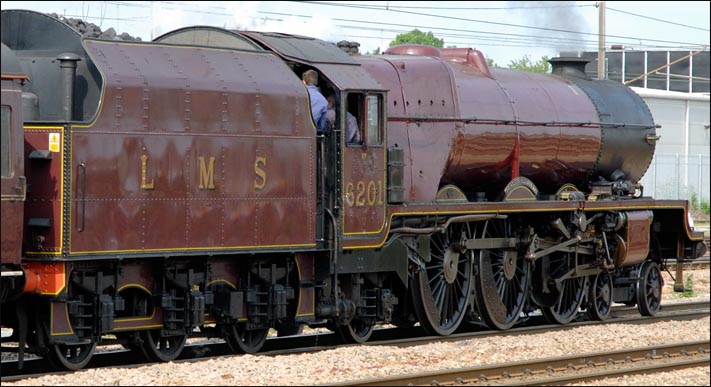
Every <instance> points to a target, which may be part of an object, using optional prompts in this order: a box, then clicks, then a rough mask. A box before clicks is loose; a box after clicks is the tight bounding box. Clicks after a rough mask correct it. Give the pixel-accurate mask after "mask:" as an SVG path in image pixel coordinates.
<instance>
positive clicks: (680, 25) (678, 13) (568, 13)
mask: <svg viewBox="0 0 711 387" xmlns="http://www.w3.org/2000/svg"><path fill="white" fill-rule="evenodd" d="M597 4H598V2H595V1H468V2H462V1H312V2H297V1H199V2H198V1H47V2H45V1H2V9H29V10H35V11H39V12H47V13H57V14H60V15H64V16H65V17H73V18H81V19H84V20H86V21H88V22H91V23H94V24H96V25H98V26H99V27H100V28H101V29H102V30H106V29H108V28H109V27H113V28H114V29H115V30H116V32H117V33H118V34H120V33H123V32H126V33H128V34H130V35H132V36H140V37H141V38H142V39H143V40H144V41H147V40H151V39H153V38H155V37H158V36H160V35H162V34H164V33H166V32H169V31H172V30H174V29H176V28H180V27H185V26H190V25H211V26H217V27H224V28H229V29H246V30H256V31H273V32H284V33H291V34H297V35H306V36H312V37H316V38H321V39H324V40H327V41H331V42H338V41H340V40H348V41H356V42H359V43H360V51H361V53H371V52H373V51H374V50H377V49H379V50H380V51H381V52H382V51H385V50H386V49H387V48H388V46H389V44H390V42H391V41H392V40H394V39H395V37H396V36H397V35H398V34H401V33H406V32H409V31H412V30H413V29H415V28H417V29H419V30H420V31H422V32H425V33H427V32H432V33H433V34H434V36H435V37H437V38H440V39H443V40H444V45H445V47H448V46H456V47H472V48H476V49H478V50H480V51H481V52H483V53H484V55H485V56H486V57H487V58H490V59H492V60H494V62H495V63H496V64H498V65H500V66H506V65H508V64H509V63H510V62H511V61H514V60H519V59H521V58H523V57H524V56H528V57H529V58H530V59H531V60H532V61H536V60H539V59H540V58H541V57H542V56H544V55H546V56H548V57H554V56H558V55H559V53H560V52H566V53H571V52H580V51H597V50H598V35H599V24H600V23H599V17H600V12H599V8H598V6H597ZM709 4H711V2H709V1H604V9H605V13H604V14H605V18H604V19H605V22H604V27H605V36H606V38H605V45H606V46H607V47H608V48H609V47H610V46H611V45H622V46H624V48H625V49H626V50H645V49H647V50H649V49H660V50H669V49H673V50H687V49H688V50H693V51H695V50H698V49H702V48H704V47H705V48H706V49H708V47H709V36H710V32H709V31H710V26H709V25H710V23H709V14H710V13H711V12H710V10H709Z"/></svg>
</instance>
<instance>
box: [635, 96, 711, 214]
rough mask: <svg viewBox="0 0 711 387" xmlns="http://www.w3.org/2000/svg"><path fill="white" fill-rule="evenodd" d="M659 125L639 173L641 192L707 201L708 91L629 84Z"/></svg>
mask: <svg viewBox="0 0 711 387" xmlns="http://www.w3.org/2000/svg"><path fill="white" fill-rule="evenodd" d="M632 90H634V91H635V92H636V93H637V94H639V95H640V97H642V99H644V101H645V102H646V103H647V105H648V106H649V109H650V111H651V112H652V117H654V122H655V123H656V124H657V125H661V128H660V129H657V135H659V136H661V138H660V139H659V141H657V147H656V151H655V155H654V159H653V160H652V164H651V165H650V166H649V169H648V170H647V173H646V174H645V175H644V176H643V177H642V180H641V183H642V185H643V186H644V195H645V196H652V197H654V198H656V199H687V200H691V198H692V195H694V194H695V195H696V197H697V199H698V201H699V202H701V201H706V202H708V201H709V196H710V194H709V191H710V188H709V185H710V181H709V180H710V178H709V175H710V174H711V171H710V169H711V158H710V156H709V147H710V146H711V143H710V141H709V131H710V130H709V121H710V115H711V113H710V112H709V101H710V100H711V99H710V97H709V93H683V92H677V91H666V90H657V89H645V88H639V87H632Z"/></svg>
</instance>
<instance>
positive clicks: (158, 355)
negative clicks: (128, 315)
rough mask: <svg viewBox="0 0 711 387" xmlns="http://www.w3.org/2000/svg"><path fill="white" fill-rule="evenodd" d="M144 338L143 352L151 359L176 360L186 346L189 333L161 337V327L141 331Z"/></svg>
mask: <svg viewBox="0 0 711 387" xmlns="http://www.w3.org/2000/svg"><path fill="white" fill-rule="evenodd" d="M139 335H140V337H141V339H142V340H143V345H142V347H141V349H143V353H144V354H145V355H146V357H147V358H148V359H149V360H153V361H163V362H165V361H171V360H175V359H176V358H177V357H178V356H180V353H181V352H183V348H185V342H186V341H187V337H188V336H187V335H177V336H166V337H161V330H160V329H153V330H148V331H141V332H140V333H139Z"/></svg>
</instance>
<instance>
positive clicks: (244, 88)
mask: <svg viewBox="0 0 711 387" xmlns="http://www.w3.org/2000/svg"><path fill="white" fill-rule="evenodd" d="M1 28H2V257H1V258H2V325H3V326H6V327H10V328H12V329H13V335H14V336H15V337H16V338H17V340H18V341H19V342H20V357H21V358H22V356H24V352H25V351H28V352H30V353H34V354H38V355H40V356H44V357H46V358H47V359H48V360H49V361H50V362H51V363H52V364H53V365H55V366H56V367H58V368H62V369H69V370H77V369H81V368H82V367H84V366H85V365H86V364H87V363H88V362H89V360H90V359H91V357H92V354H93V352H94V350H95V347H96V345H97V343H99V342H101V341H102V340H103V339H104V338H105V337H107V336H109V335H113V336H115V337H116V338H118V340H119V341H120V342H121V343H122V344H123V345H124V346H125V347H126V348H128V349H130V350H132V351H135V352H136V353H138V354H140V355H141V356H145V357H146V358H148V359H152V360H156V361H169V360H172V359H175V358H176V357H177V356H178V355H180V353H181V351H182V349H183V348H184V346H185V342H186V340H187V338H188V337H190V336H191V335H193V334H195V333H197V332H201V333H204V334H207V335H208V336H211V337H219V338H223V339H224V340H225V341H226V343H227V345H228V346H229V347H230V348H231V349H233V350H234V351H236V352H246V353H254V352H257V351H259V350H260V349H261V347H262V345H263V344H264V343H265V340H266V338H267V336H268V333H269V331H270V329H275V330H276V331H277V332H278V334H279V335H281V336H284V335H293V334H297V333H298V332H299V331H300V329H301V328H302V327H303V326H305V325H307V326H311V327H327V328H329V329H331V330H332V331H334V332H336V333H337V334H338V335H339V336H340V337H341V338H342V339H343V340H345V341H348V342H358V343H362V342H365V341H367V340H368V339H369V338H370V336H371V335H372V333H373V330H374V328H375V327H376V326H378V325H379V324H382V323H390V324H393V325H396V326H400V327H405V326H412V325H415V324H420V325H421V326H422V327H423V328H424V329H425V330H426V331H427V332H429V333H431V334H436V335H449V334H452V333H453V332H455V331H456V330H458V329H460V328H461V327H463V326H464V325H465V324H485V325H486V326H488V327H490V328H492V329H501V330H503V329H508V328H511V327H512V326H514V325H515V324H516V323H517V322H519V321H520V319H521V318H522V317H525V316H527V315H530V314H532V313H538V312H539V311H540V313H542V314H543V315H545V317H546V318H547V319H549V320H550V321H552V322H555V323H559V324H566V323H569V322H570V321H572V320H573V319H575V318H576V317H578V316H579V315H580V314H581V312H584V313H585V314H587V315H588V316H589V317H590V318H593V319H599V320H603V319H606V318H607V317H608V316H609V313H610V308H611V306H612V304H613V303H616V302H617V303H626V304H629V305H634V304H636V305H637V306H638V309H639V312H640V313H641V314H642V315H654V314H655V313H656V312H657V311H658V309H659V307H660V303H661V293H662V287H663V279H662V276H661V271H662V270H664V268H665V265H666V260H667V259H669V258H674V259H678V260H685V259H694V258H696V257H699V256H701V255H703V254H704V253H705V250H706V247H705V245H704V244H703V241H702V239H703V236H702V235H701V234H700V233H696V232H693V231H692V230H691V228H690V227H689V225H688V224H687V212H688V203H687V202H686V201H677V200H655V199H653V198H651V197H648V196H644V192H643V187H642V186H640V185H639V184H638V181H639V179H640V178H641V177H642V175H643V174H644V173H645V171H646V169H647V168H648V166H649V164H650V162H651V159H652V157H653V155H654V149H655V143H656V141H657V140H658V139H659V137H658V136H657V135H656V128H658V126H657V125H655V123H654V120H653V118H652V115H651V113H650V111H649V110H648V108H647V106H646V105H645V103H644V102H643V101H642V99H641V98H639V97H638V96H637V95H636V94H635V93H634V92H633V91H631V90H630V89H629V88H627V87H626V86H624V85H622V84H619V83H615V82H612V81H606V80H594V79H591V78H589V77H588V76H587V75H586V74H585V72H584V68H585V61H584V60H582V59H579V58H555V59H553V60H551V63H552V65H553V74H551V75H544V74H533V73H526V72H519V71H514V70H507V69H494V68H489V67H488V66H487V64H486V61H485V60H484V57H483V55H482V53H481V52H479V51H477V50H473V49H466V48H454V49H436V48H433V47H426V46H416V45H408V46H398V47H393V48H390V49H389V50H388V51H386V52H385V53H384V55H378V56H355V57H354V56H349V55H347V54H346V53H344V52H343V51H341V50H340V49H339V48H338V47H336V46H335V45H333V44H331V43H328V42H325V41H321V40H318V39H313V38H309V37H304V36H296V35H289V34H281V33H264V32H249V31H231V30H226V29H221V28H215V27H205V26H195V27H188V28H182V29H178V30H175V31H172V32H170V33H167V34H165V35H163V36H161V37H159V38H157V39H155V40H154V41H153V42H122V41H113V40H99V39H90V38H84V37H82V36H81V35H80V34H79V33H78V32H77V31H75V30H73V29H72V28H70V27H69V26H68V25H67V24H65V23H63V22H62V21H60V20H57V19H55V18H52V17H50V16H47V15H44V14H40V13H36V12H31V11H23V10H4V11H2V27H1ZM310 69H312V70H315V71H317V72H318V74H319V79H320V81H319V87H320V88H321V90H322V92H323V93H324V94H325V93H326V92H327V91H329V90H332V91H334V92H335V93H336V97H337V104H336V125H335V127H334V128H333V129H332V130H331V131H329V132H327V133H325V134H317V131H316V129H315V126H314V122H313V119H312V116H311V113H310V105H309V96H308V93H307V90H306V88H305V87H304V86H303V84H302V83H301V74H302V73H303V72H304V71H306V70H310ZM346 113H351V114H353V115H354V116H355V117H356V118H357V120H358V126H359V130H360V134H361V135H360V138H361V140H360V141H359V142H358V143H346V141H345V140H344V139H343V137H344V136H343V135H342V134H343V133H344V131H343V130H342V129H341V128H344V127H345V126H344V124H345V117H346ZM681 267H682V266H681V265H678V266H677V272H676V283H675V290H677V291H681V290H683V284H682V272H681V270H682V269H681Z"/></svg>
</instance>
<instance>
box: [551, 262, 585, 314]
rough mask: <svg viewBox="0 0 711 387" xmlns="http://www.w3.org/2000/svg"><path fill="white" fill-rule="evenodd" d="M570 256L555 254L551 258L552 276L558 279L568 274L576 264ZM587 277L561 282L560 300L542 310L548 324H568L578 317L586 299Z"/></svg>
mask: <svg viewBox="0 0 711 387" xmlns="http://www.w3.org/2000/svg"><path fill="white" fill-rule="evenodd" d="M572 258H573V257H571V255H570V254H554V255H552V256H551V258H550V267H551V268H552V272H551V276H552V277H553V278H557V277H560V276H562V275H563V274H565V273H567V272H568V271H569V270H570V268H571V267H572V266H573V265H574V264H575V263H574V262H571V261H570V260H571V259H572ZM586 281H587V278H586V277H576V278H568V279H565V280H563V282H561V284H560V286H561V288H560V289H559V294H560V295H559V296H558V300H557V301H556V303H555V304H554V305H553V306H550V307H543V308H541V312H543V315H544V316H545V318H546V320H548V322H551V323H554V324H567V323H569V322H571V321H573V319H575V317H576V316H577V315H578V309H579V308H580V304H582V302H583V298H584V297H585V287H586Z"/></svg>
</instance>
